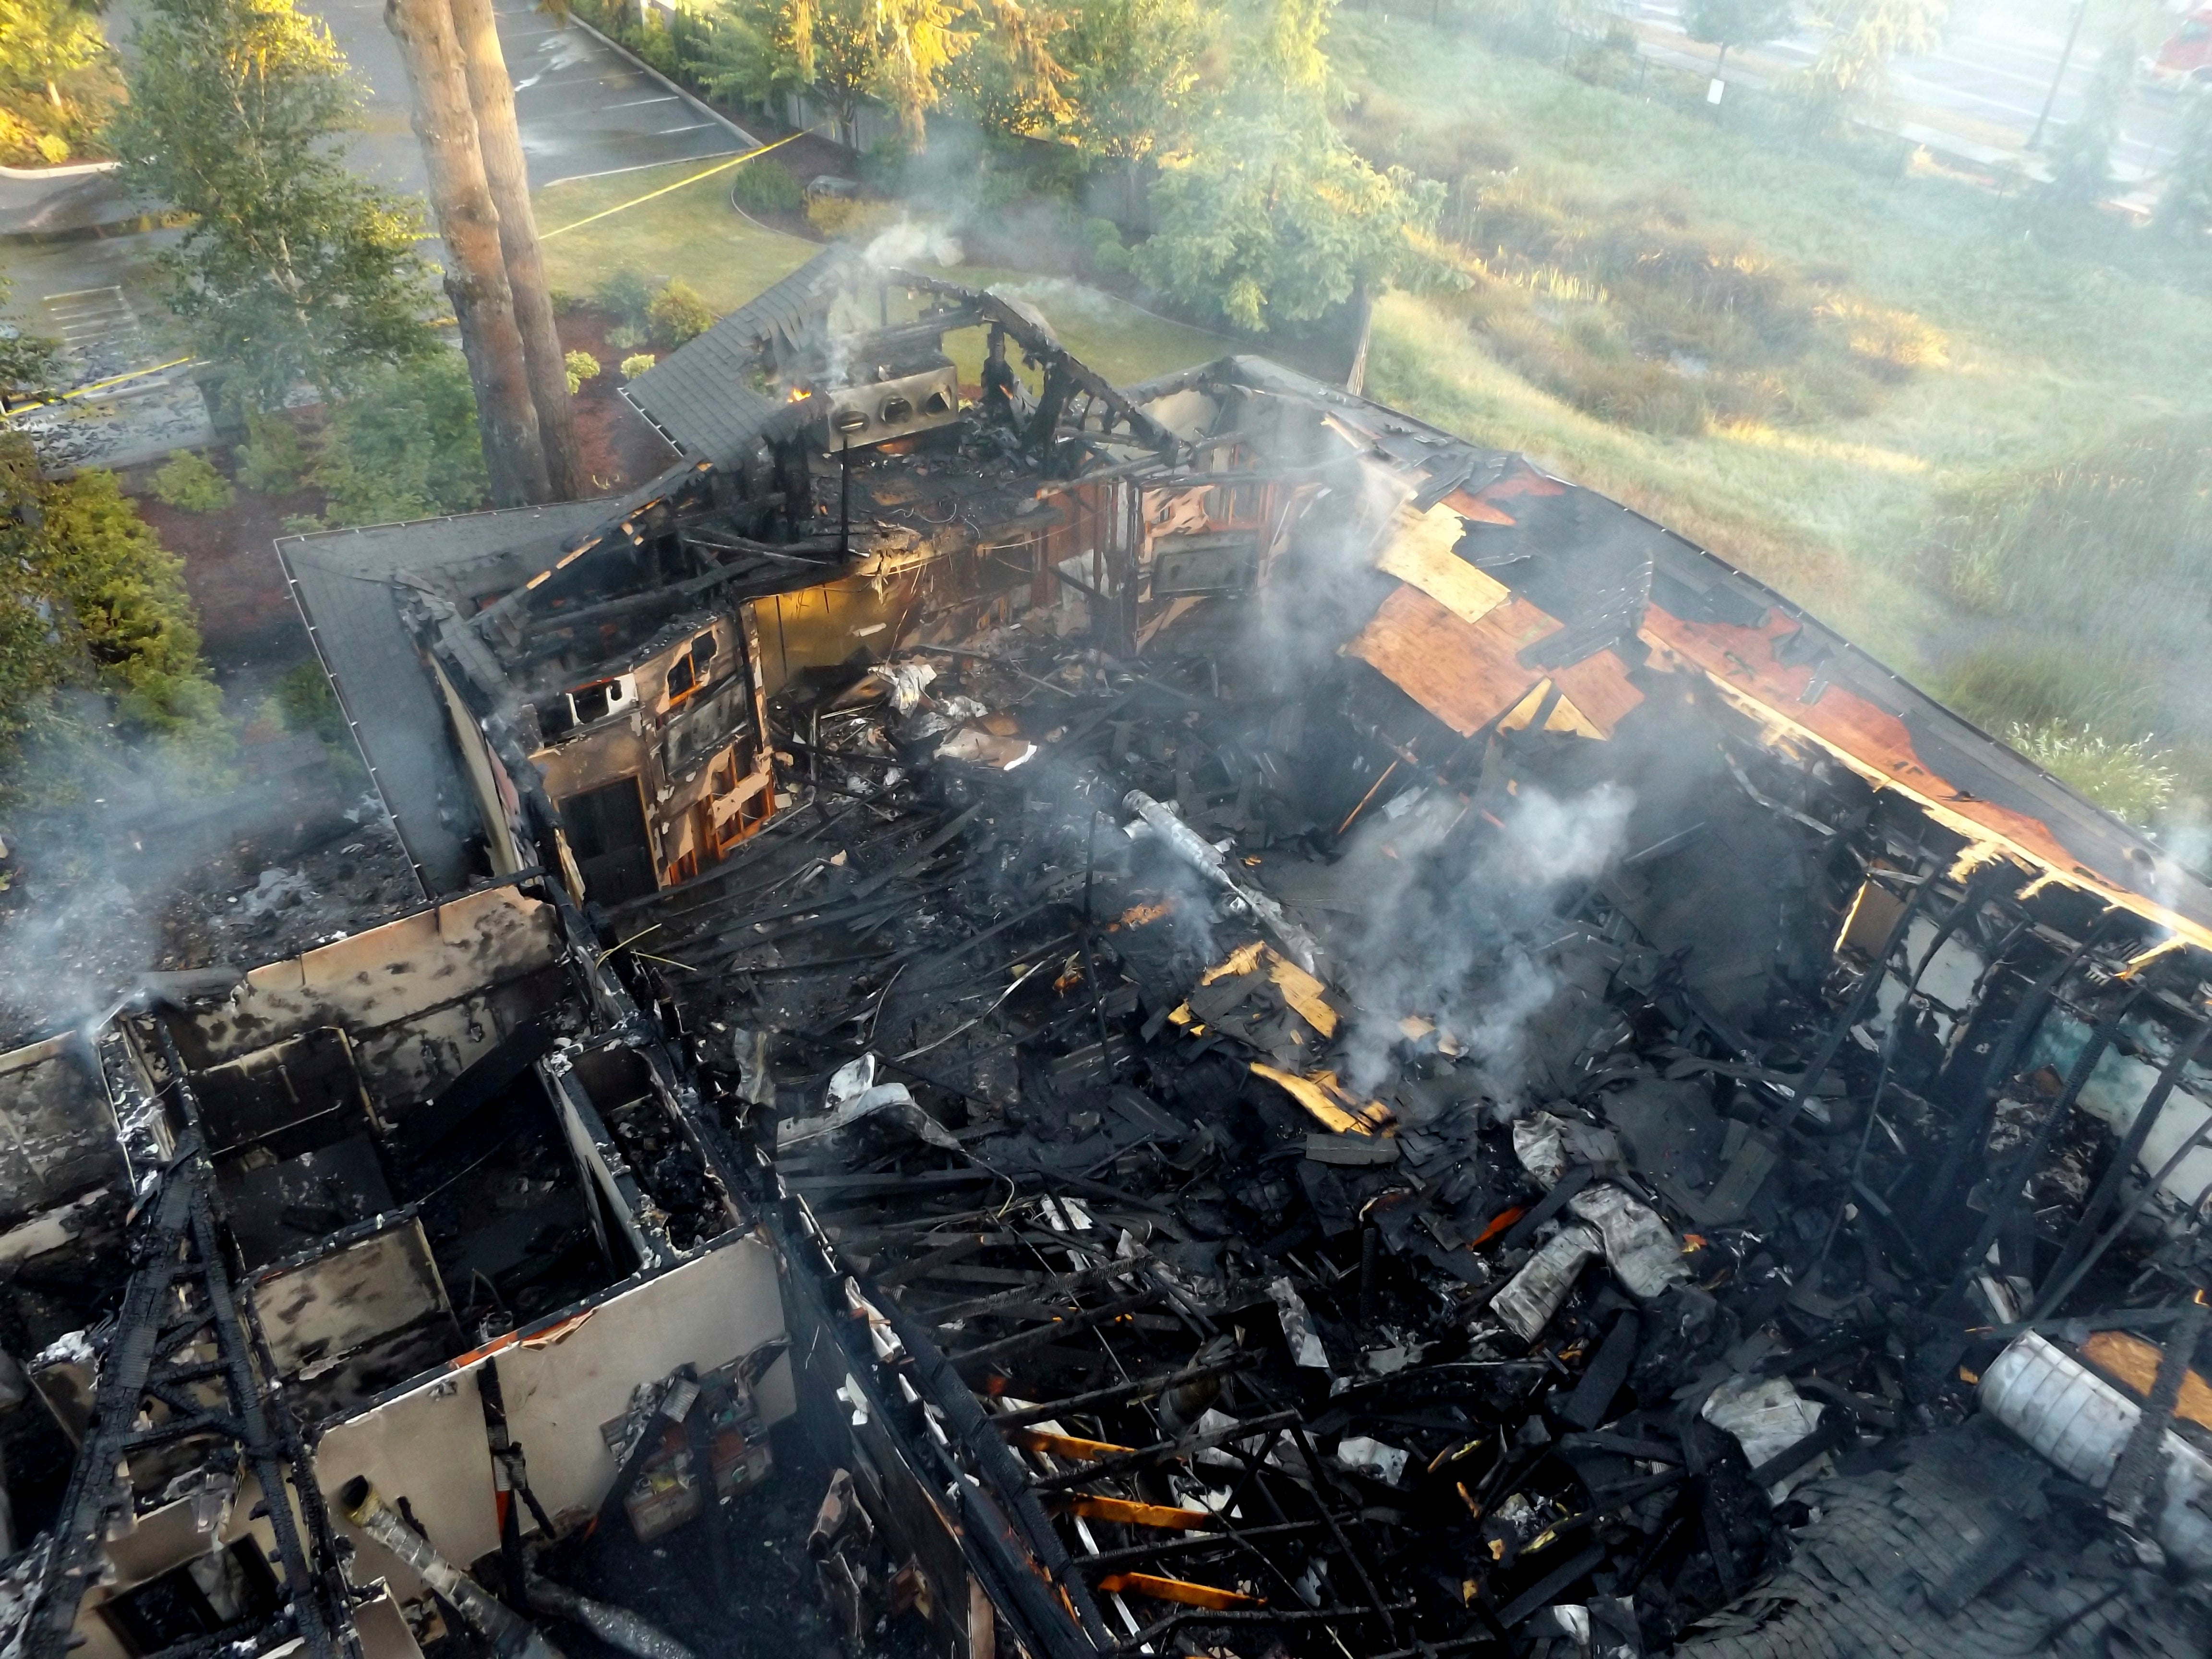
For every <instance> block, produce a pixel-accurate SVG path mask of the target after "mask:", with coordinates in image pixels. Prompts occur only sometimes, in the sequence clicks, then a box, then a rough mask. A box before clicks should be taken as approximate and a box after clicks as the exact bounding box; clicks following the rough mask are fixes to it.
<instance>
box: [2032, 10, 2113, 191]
mask: <svg viewBox="0 0 2212 1659" xmlns="http://www.w3.org/2000/svg"><path fill="white" fill-rule="evenodd" d="M2135 57H2136V53H2135V41H2134V40H2132V39H2131V38H2130V37H2128V36H2126V35H2121V36H2118V37H2117V38H2115V39H2114V40H2112V41H2111V42H2110V43H2109V44H2108V45H2106V47H2105V50H2104V52H2103V53H2102V54H2101V55H2100V57H2099V58H2098V59H2097V70H2096V73H2095V74H2094V75H2093V76H2091V77H2090V80H2089V86H2088V89H2087V93H2086V94H2084V96H2083V98H2082V100H2081V113H2080V114H2079V115H2077V116H2076V117H2075V118H2074V119H2073V120H2072V121H2070V122H2069V123H2068V124H2067V125H2066V126H2065V127H2063V129H2062V130H2061V131H2060V132H2059V134H2058V137H2057V140H2056V141H2055V142H2054V143H2052V144H2051V182H2050V183H2049V184H2048V185H2045V186H2044V190H2043V199H2044V202H2045V204H2046V205H2047V206H2049V207H2050V208H2051V209H2053V210H2057V212H2058V213H2060V214H2062V215H2064V216H2079V215H2081V214H2084V213H2087V212H2088V211H2089V210H2092V209H2093V208H2094V207H2096V206H2097V204H2099V203H2100V202H2102V201H2103V200H2104V199H2105V198H2106V197H2107V196H2109V195H2111V194H2112V146H2113V145H2114V144H2116V143H2118V142H2119V137H2120V115H2121V112H2123V111H2124V109H2125V107H2126V106H2127V100H2128V84H2129V82H2130V81H2131V80H2133V79H2134V76H2135Z"/></svg>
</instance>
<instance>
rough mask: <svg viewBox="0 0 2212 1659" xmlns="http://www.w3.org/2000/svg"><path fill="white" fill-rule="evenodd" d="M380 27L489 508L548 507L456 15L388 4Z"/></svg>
mask: <svg viewBox="0 0 2212 1659" xmlns="http://www.w3.org/2000/svg"><path fill="white" fill-rule="evenodd" d="M384 22H385V27H387V28H389V29H390V30H391V31H392V38H393V39H394V40H398V43H399V57H400V60H401V61H402V62H403V63H404V64H406V66H407V80H408V83H409V85H410V86H411V87H412V88H414V93H415V114H414V126H415V136H416V137H417V138H419V139H420V140H422V161H423V165H424V169H425V171H426V172H427V173H428V175H429V185H430V204H431V207H432V209H433V210H435V212H436V214H437V216H438V229H439V231H440V233H441V234H442V235H443V236H444V238H445V242H446V253H447V268H446V295H447V298H448V299H450V300H451V301H453V315H454V317H455V318H456V319H458V320H459V323H460V331H461V352H462V355H463V356H465V357H466V358H467V360H468V365H469V377H470V379H471V380H472V381H473V382H474V383H475V386H476V392H477V414H478V416H480V417H481V418H480V422H479V426H480V429H481V431H482V435H483V452H484V465H485V467H486V469H487V470H488V471H489V474H490V476H491V496H492V500H493V501H494V502H495V503H496V504H497V505H499V506H501V507H520V506H523V505H525V504H526V503H528V502H532V501H545V500H547V499H548V498H550V495H552V488H553V486H552V480H551V476H550V472H549V471H548V470H547V467H546V462H545V447H544V437H543V435H542V434H541V433H540V431H539V429H538V408H537V404H536V403H535V402H534V401H533V399H532V397H531V390H530V371H529V366H528V363H527V362H526V359H525V357H524V355H523V349H522V331H521V330H520V327H519V326H518V325H517V324H516V322H515V318H514V292H513V289H512V288H511V287H510V286H509V284H508V282H507V264H506V256H505V252H504V251H503V250H502V248H501V246H500V230H499V210H498V209H497V208H496V207H495V206H494V205H493V203H492V197H491V186H490V185H489V182H488V181H487V180H486V179H485V177H484V163H483V152H482V151H481V150H480V149H478V148H477V119H476V112H475V108H474V106H472V105H471V101H470V98H469V84H468V75H467V71H466V70H465V67H464V66H463V63H462V58H461V49H460V42H459V37H458V36H457V35H456V33H455V32H454V28H453V11H452V9H451V8H450V7H449V6H448V5H447V0H385V5H384Z"/></svg>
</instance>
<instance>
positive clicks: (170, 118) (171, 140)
mask: <svg viewBox="0 0 2212 1659" xmlns="http://www.w3.org/2000/svg"><path fill="white" fill-rule="evenodd" d="M136 44H137V50H136V51H135V52H134V53H133V55H132V60H131V71H130V75H129V76H128V80H129V86H130V93H131V101H130V103H129V104H128V106H126V107H125V109H124V110H123V112H121V114H120V115H119V116H118V118H117V121H116V123H115V125H114V127H113V128H112V135H113V137H114V140H115V143H116V146H117V149H118V153H119V154H120V155H122V157H123V161H124V179H125V183H126V185H128V186H129V187H130V188H131V190H132V191H135V192H136V193H137V194H138V195H140V196H142V197H150V198H152V199H154V200H157V201H160V202H163V203H166V204H169V205H171V206H173V207H174V208H176V209H178V210H181V211H182V212H184V213H185V214H187V215H189V216H191V224H190V226H189V227H188V228H187V229H186V230H185V235H184V240H183V241H182V243H181V244H180V245H179V246H178V247H176V248H174V249H172V250H169V251H167V252H164V253H163V254H162V255H161V263H162V265H163V267H164V269H165V270H166V271H167V276H168V277H169V289H168V293H167V301H168V304H169V306H170V307H171V309H173V311H174V312H175V313H177V315H178V316H179V318H181V319H183V320H184V322H185V325H186V327H187V329H188V331H189V332H190V335H191V344H192V348H193V349H194V350H196V351H197V352H198V353H199V354H200V355H201V356H206V357H210V358H213V359H215V360H216V361H217V362H221V363H222V364H224V365H226V366H227V367H228V369H229V371H230V378H229V380H228V392H229V394H230V395H232V396H233V397H234V398H237V399H239V400H240V402H242V403H243V404H246V406H247V407H249V408H253V409H259V410H270V409H276V408H278V407H281V406H282V404H283V401H284V399H285V398H286V397H287V396H288V395H289V393H290V392H291V391H292V389H293V387H294V386H297V385H298V384H300V382H301V381H302V380H304V381H307V383H309V384H310V385H312V386H315V387H317V388H318V389H319V390H320V391H321V392H323V393H324V395H325V397H336V396H337V395H339V394H341V393H342V392H343V391H344V390H345V388H347V387H348V386H350V385H352V384H354V383H355V382H356V380H358V379H359V377H360V376H361V375H362V374H365V373H368V372H370V371H372V370H373V369H374V368H375V367H376V366H377V365H378V364H380V363H382V364H389V363H396V362H404V361H405V360H406V359H409V358H410V357H415V356H420V355H421V354H422V353H423V352H425V351H427V350H430V349H435V343H436V342H435V336H434V335H433V334H432V333H431V331H430V330H429V328H428V325H427V324H426V322H425V320H424V313H425V312H426V311H427V310H428V306H429V303H430V299H429V292H428V282H427V271H426V269H425V267H424V265H423V264H422V259H421V257H420V256H419V255H418V254H417V253H416V248H415V240H416V232H417V231H418V229H419V228H420V226H421V216H420V215H419V214H418V213H417V212H416V210H415V208H414V206H413V204H410V203H408V202H406V201H404V199H403V198H401V197H396V196H393V195H391V194H389V193H387V192H386V191H380V190H377V189H375V188H374V187H373V186H371V185H367V184H364V183H362V181H361V180H359V179H356V178H354V177H353V176H352V175H351V174H350V173H348V172H347V171H346V168H345V166H344V162H343V152H342V145H343V137H344V134H345V133H346V131H348V130H349V128H350V127H352V126H353V125H355V124H356V107H357V100H356V94H355V91H354V87H353V83H352V82H351V79H350V77H349V74H348V71H347V69H346V64H345V60H344V58H343V57H341V56H340V55H339V53H338V51H337V47H336V46H333V45H332V44H331V39H330V36H329V33H327V32H326V31H325V28H324V27H323V26H322V25H321V24H320V23H319V22H317V21H313V20H312V19H309V18H307V17H303V16H301V15H300V14H299V13H298V12H297V11H295V10H294V9H293V8H292V5H291V0H146V9H145V11H144V13H143V19H142V21H141V22H140V25H139V29H138V34H137V43H136Z"/></svg>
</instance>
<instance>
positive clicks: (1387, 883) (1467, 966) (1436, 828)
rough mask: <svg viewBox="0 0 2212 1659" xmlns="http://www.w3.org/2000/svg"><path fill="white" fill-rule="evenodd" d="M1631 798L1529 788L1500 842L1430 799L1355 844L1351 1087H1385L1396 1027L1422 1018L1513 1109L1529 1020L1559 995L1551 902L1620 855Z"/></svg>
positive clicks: (1515, 804)
mask: <svg viewBox="0 0 2212 1659" xmlns="http://www.w3.org/2000/svg"><path fill="white" fill-rule="evenodd" d="M1635 804H1636V798H1635V796H1634V794H1633V793H1632V792H1631V791H1629V790H1628V789H1626V788H1625V787H1622V786H1620V784H1617V783H1612V782H1607V783H1601V784H1599V785H1598V786H1597V787H1595V788H1593V789H1591V790H1589V791H1588V792H1587V793H1583V794H1581V795H1577V796H1573V797H1571V798H1566V799H1562V798H1560V797H1558V796H1554V795H1553V794H1550V793H1547V792H1546V791H1545V790H1543V789H1541V788H1537V787H1533V786H1530V785H1526V784H1524V785H1522V787H1521V789H1520V792H1519V793H1517V794H1516V796H1515V797H1514V798H1513V801H1512V805H1511V806H1510V810H1509V811H1507V812H1506V814H1505V817H1504V824H1503V828H1502V829H1501V830H1500V831H1499V832H1498V833H1497V834H1495V835H1488V834H1479V833H1477V834H1470V833H1469V832H1468V829H1467V827H1466V826H1465V824H1464V823H1463V820H1464V817H1465V815H1466V813H1467V811H1468V808H1467V807H1466V806H1465V805H1463V803H1462V802H1460V801H1459V800H1457V799H1454V798H1452V797H1450V796H1437V795H1431V796H1429V797H1426V798H1425V799H1422V800H1420V801H1419V802H1417V803H1416V804H1415V805H1413V807H1411V808H1410V809H1408V810H1407V811H1405V812H1404V813H1402V814H1401V815H1400V816H1399V817H1397V818H1396V819H1395V820H1390V819H1387V818H1382V817H1378V818H1376V820H1375V821H1374V822H1372V823H1370V824H1369V825H1368V826H1367V828H1366V829H1365V830H1364V832H1363V833H1361V834H1360V835H1359V836H1357V837H1355V839H1354V842H1353V844H1352V848H1351V850H1350V852H1349V853H1347V854H1346V865H1347V866H1349V867H1348V868H1347V870H1346V877H1347V880H1346V889H1345V890H1346V891H1349V892H1354V893H1358V894H1359V895H1360V896H1362V897H1363V899H1364V901H1365V904H1364V910H1365V915H1364V924H1363V926H1362V927H1361V929H1360V932H1359V933H1358V937H1357V939H1355V941H1354V942H1353V944H1352V946H1351V947H1350V949H1349V951H1347V952H1346V957H1345V958H1344V959H1343V961H1342V964H1341V967H1340V979H1341V981H1342V982H1343V984H1344V986H1345V988H1346V991H1347V992H1349V993H1350V994H1351V997H1352V1001H1353V1002H1354V1004H1355V1005H1356V1012H1355V1014H1354V1016H1353V1018H1352V1021H1351V1029H1350V1030H1349V1032H1348V1034H1347V1036H1346V1042H1345V1049H1344V1055H1343V1058H1344V1061H1345V1069H1346V1080H1347V1081H1348V1082H1349V1083H1350V1084H1351V1085H1352V1087H1354V1088H1356V1089H1358V1090H1361V1091H1373V1090H1375V1089H1376V1088H1377V1087H1379V1086H1380V1085H1382V1084H1383V1081H1384V1080H1385V1079H1387V1078H1388V1077H1389V1075H1390V1074H1391V1072H1392V1069H1393V1067H1392V1064H1391V1060H1390V1054H1391V1050H1392V1048H1394V1047H1395V1045H1396V1044H1397V1043H1398V1042H1400V1041H1401V1040H1402V1038H1403V1036H1404V1032H1403V1030H1401V1024H1402V1022H1404V1021H1406V1020H1407V1019H1409V1018H1419V1019H1425V1020H1427V1021H1430V1022H1431V1023H1432V1024H1435V1025H1436V1026H1437V1027H1438V1028H1440V1029H1441V1030H1444V1031H1446V1032H1448V1033H1449V1034H1450V1035H1451V1036H1453V1037H1455V1039H1456V1040H1457V1041H1458V1042H1460V1043H1462V1044H1463V1045H1464V1046H1465V1047H1466V1048H1467V1049H1468V1052H1469V1054H1472V1056H1473V1057H1474V1060H1475V1061H1476V1063H1477V1065H1478V1066H1480V1068H1481V1073H1482V1076H1483V1079H1484V1082H1485V1085H1486V1088H1487V1089H1488V1091H1489V1092H1490V1093H1491V1094H1492V1097H1495V1098H1497V1099H1498V1100H1500V1101H1501V1102H1504V1101H1510V1099H1511V1097H1513V1096H1515V1095H1516V1093H1517V1092H1518V1091H1519V1090H1520V1088H1521V1087H1522V1081H1523V1077H1524V1066H1523V1061H1524V1060H1525V1059H1526V1053H1527V1036H1528V1024H1529V1022H1530V1020H1532V1019H1533V1018H1535V1016H1536V1015H1537V1014H1539V1013H1540V1012H1542V1010H1543V1009H1544V1008H1545V1006H1547V1004H1548V1003H1549V1002H1550V1001H1551V1000H1552V999H1553V996H1554V995H1555V994H1558V992H1559V989H1560V988H1561V981H1560V980H1559V976H1558V975H1557V974H1556V973H1555V972H1554V971H1553V969H1552V968H1551V966H1550V965H1549V964H1548V963H1547V962H1546V961H1545V960H1544V959H1543V957H1542V956H1541V950H1542V947H1543V946H1544V945H1546V944H1547V943H1548V942H1549V939H1550V938H1551V936H1553V935H1554V934H1556V933H1558V932H1559V922H1558V921H1557V919H1556V918H1555V917H1554V915H1553V907H1554V905H1555V904H1556V903H1557V902H1558V901H1559V896H1560V892H1561V890H1562V889H1564V888H1565V887H1567V886H1568V885H1569V884H1573V883H1579V882H1584V881H1588V880H1589V879H1590V878H1593V877H1595V876H1596V875H1597V874H1598V873H1599V872H1601V871H1602V870H1603V869H1604V868H1605V866H1607V864H1608V863H1609V862H1610V861H1611V860H1613V858H1614V857H1615V856H1617V855H1618V854H1619V853H1620V849H1621V845H1622V840H1623V837H1624V836H1625V834H1626V829H1627V825H1628V817H1629V812H1630V811H1631V809H1632V808H1633V806H1634V805H1635Z"/></svg>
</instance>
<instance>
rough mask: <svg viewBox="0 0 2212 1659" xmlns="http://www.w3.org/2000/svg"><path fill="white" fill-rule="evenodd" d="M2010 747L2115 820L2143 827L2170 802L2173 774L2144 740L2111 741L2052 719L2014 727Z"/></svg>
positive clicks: (2149, 741)
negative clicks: (2089, 800)
mask: <svg viewBox="0 0 2212 1659" xmlns="http://www.w3.org/2000/svg"><path fill="white" fill-rule="evenodd" d="M2009 736H2010V738H2011V740H2012V745H2013V747H2014V748H2015V749H2017V750H2020V752H2021V754H2023V755H2025V756H2027V757H2028V759H2030V760H2032V761H2033V762H2034V763H2036V764H2037V765H2038V766H2039V767H2041V768H2042V769H2044V770H2045V771H2046V772H2048V773H2050V774H2051V776H2052V777H2054V778H2057V780H2058V781H2060V782H2061V783H2063V784H2066V785H2068V786H2069V787H2072V788H2074V789H2075V790H2077V791H2079V792H2080V793H2082V794H2084V795H2087V797H2088V798H2089V799H2091V800H2093V801H2094V802H2096V803H2097V805H2100V806H2101V807H2103V808H2104V809H2105V810H2106V811H2107V812H2110V813H2111V814H2112V816H2113V817H2116V818H2122V819H2124V820H2125V821H2126V822H2128V823H2132V824H2135V825H2136V826H2137V827H2138V828H2143V829H2147V828H2148V827H2149V825H2150V823H2151V822H2152V821H2153V820H2154V818H2156V817H2157V816H2158V812H2159V809H2160V807H2162V806H2164V805H2166V803H2167V802H2168V801H2169V800H2171V799H2173V787H2174V783H2175V781H2176V775H2175V773H2174V770H2173V769H2172V767H2171V766H2170V765H2168V764H2166V760H2167V757H2166V755H2165V753H2164V752H2163V751H2161V750H2156V749H2153V748H2152V747H2151V740H2150V739H2149V738H2136V740H2135V741H2134V742H2132V743H2115V742H2113V741H2112V740H2111V739H2109V738H2104V737H2101V736H2100V735H2099V734H2098V733H2096V732H2092V731H2090V730H2089V729H2088V728H2087V727H2086V726H2073V725H2069V724H2068V723H2067V722H2064V721H2060V720H2053V721H2049V722H2046V723H2045V724H2043V725H2040V726H2014V727H2013V728H2012V731H2011V732H2010V733H2009Z"/></svg>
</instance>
